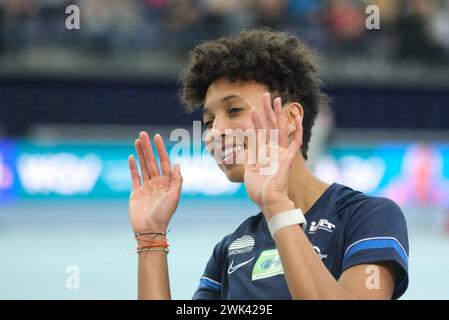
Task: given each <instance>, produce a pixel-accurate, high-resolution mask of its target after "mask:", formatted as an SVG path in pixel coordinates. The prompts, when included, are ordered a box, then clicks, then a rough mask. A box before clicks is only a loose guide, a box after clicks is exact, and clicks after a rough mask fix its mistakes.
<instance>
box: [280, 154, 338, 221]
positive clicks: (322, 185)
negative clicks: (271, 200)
mask: <svg viewBox="0 0 449 320" xmlns="http://www.w3.org/2000/svg"><path fill="white" fill-rule="evenodd" d="M329 186H330V184H328V183H326V182H324V181H322V180H320V179H318V178H317V177H315V176H314V175H313V173H312V172H311V171H310V169H309V168H308V166H307V164H306V162H305V161H304V159H303V158H302V156H300V155H299V154H298V155H297V156H296V158H295V160H294V161H293V163H292V167H291V169H290V176H289V181H288V197H289V198H290V199H291V200H292V201H293V202H294V203H295V206H296V208H300V209H301V210H302V212H304V214H306V213H307V212H308V211H309V210H310V208H312V206H313V205H314V204H315V202H316V201H317V200H318V199H319V198H320V197H321V196H322V195H323V193H324V192H325V191H326V190H327V188H329Z"/></svg>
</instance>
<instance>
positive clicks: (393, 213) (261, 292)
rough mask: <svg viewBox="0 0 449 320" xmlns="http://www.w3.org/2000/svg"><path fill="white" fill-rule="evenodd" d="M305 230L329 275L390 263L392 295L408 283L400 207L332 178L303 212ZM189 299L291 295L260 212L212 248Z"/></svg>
mask: <svg viewBox="0 0 449 320" xmlns="http://www.w3.org/2000/svg"><path fill="white" fill-rule="evenodd" d="M305 217H306V220H307V229H306V235H307V237H308V239H309V241H310V242H311V243H312V245H313V247H314V249H315V251H316V252H317V254H318V256H319V257H320V259H321V260H322V261H323V263H324V264H325V265H326V267H327V269H328V270H329V271H330V272H331V274H332V275H333V276H334V278H335V279H338V278H339V277H340V275H341V274H342V273H343V272H344V271H345V270H346V269H348V268H350V267H352V266H355V265H358V264H368V263H369V264H373V263H379V262H386V261H389V262H392V263H395V264H396V265H397V266H398V267H399V268H398V269H399V270H400V274H399V277H398V279H397V281H396V283H395V290H394V294H393V298H394V299H397V298H398V297H400V296H401V295H402V294H403V293H404V292H405V290H406V289H407V285H408V236H407V226H406V222H405V218H404V215H403V213H402V211H401V209H400V208H399V207H398V206H397V205H396V204H395V203H394V202H393V201H391V200H389V199H387V198H381V197H370V196H367V195H365V194H363V193H361V192H359V191H354V190H352V189H351V188H349V187H346V186H343V185H340V184H338V183H333V184H332V185H331V186H330V187H329V188H328V189H327V190H326V191H325V192H324V193H323V195H322V196H321V197H320V198H319V199H318V201H317V202H316V203H315V204H314V205H313V206H312V208H311V209H310V210H309V211H308V212H307V214H306V215H305ZM193 299H266V300H268V299H291V296H290V293H289V291H288V288H287V283H286V281H285V277H284V272H283V269H282V264H281V260H280V258H279V253H278V251H277V249H276V245H275V243H274V240H273V238H272V237H271V235H270V232H269V230H268V226H267V223H266V220H265V217H264V216H263V214H262V212H260V213H259V214H257V215H255V216H252V217H250V218H248V219H247V220H245V221H244V222H243V223H242V224H241V225H240V226H239V227H238V228H237V230H235V231H234V232H233V233H232V234H230V235H227V236H226V237H224V238H223V240H222V241H220V242H219V243H218V244H217V245H216V246H215V248H214V250H213V254H212V256H211V258H210V259H209V262H208V263H207V266H206V269H205V271H204V274H203V276H202V277H201V279H200V284H199V287H198V289H197V291H196V292H195V294H194V296H193Z"/></svg>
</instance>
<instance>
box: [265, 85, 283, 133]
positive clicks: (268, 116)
mask: <svg viewBox="0 0 449 320" xmlns="http://www.w3.org/2000/svg"><path fill="white" fill-rule="evenodd" d="M276 99H279V98H276ZM276 99H275V100H276ZM263 108H264V113H265V121H266V123H267V127H268V128H273V129H274V128H276V125H277V124H276V117H275V116H274V112H273V108H272V106H271V96H270V93H269V92H267V93H265V94H264V95H263Z"/></svg>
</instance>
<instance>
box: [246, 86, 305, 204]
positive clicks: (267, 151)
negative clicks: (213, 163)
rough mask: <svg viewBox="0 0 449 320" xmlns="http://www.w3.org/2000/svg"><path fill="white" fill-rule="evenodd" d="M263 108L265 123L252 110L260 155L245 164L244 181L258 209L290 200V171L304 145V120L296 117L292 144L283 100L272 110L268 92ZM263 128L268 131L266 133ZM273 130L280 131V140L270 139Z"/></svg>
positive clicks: (278, 132)
mask: <svg viewBox="0 0 449 320" xmlns="http://www.w3.org/2000/svg"><path fill="white" fill-rule="evenodd" d="M263 105H264V115H265V124H263V123H262V120H261V119H260V117H259V115H258V114H257V111H256V110H255V109H254V108H253V110H252V111H251V120H252V122H253V125H254V129H255V130H256V133H257V134H256V136H257V152H255V153H254V154H255V155H256V159H253V161H251V162H249V163H247V164H245V174H244V182H245V188H246V191H247V193H248V195H249V197H250V198H251V199H252V200H253V201H254V202H255V203H256V204H258V205H259V207H261V208H266V207H269V206H270V205H272V204H274V203H276V202H277V201H279V200H282V199H287V198H288V178H289V171H290V167H291V164H292V162H293V159H294V157H295V155H296V154H297V153H298V152H299V149H300V147H301V145H302V124H301V117H300V116H298V117H296V119H295V120H296V131H295V136H294V138H293V139H292V141H291V142H290V144H289V141H288V133H287V126H286V119H285V116H284V115H283V113H282V103H281V99H280V98H276V99H275V101H274V111H273V108H272V107H271V99H270V95H269V94H268V93H266V94H265V95H264V97H263ZM261 129H265V132H264V131H263V130H261ZM270 130H274V131H276V132H277V134H278V136H277V139H275V140H273V139H270V137H269V133H270ZM272 132H273V131H272ZM265 160H269V161H265Z"/></svg>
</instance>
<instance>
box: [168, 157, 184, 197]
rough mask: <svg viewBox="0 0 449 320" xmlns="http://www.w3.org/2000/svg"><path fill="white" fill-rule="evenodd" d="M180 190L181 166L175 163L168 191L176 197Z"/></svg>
mask: <svg viewBox="0 0 449 320" xmlns="http://www.w3.org/2000/svg"><path fill="white" fill-rule="evenodd" d="M181 188H182V175H181V166H180V165H179V163H175V165H174V166H173V179H172V183H171V185H170V191H172V192H174V193H175V194H176V195H179V194H180V193H181Z"/></svg>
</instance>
